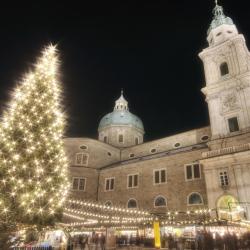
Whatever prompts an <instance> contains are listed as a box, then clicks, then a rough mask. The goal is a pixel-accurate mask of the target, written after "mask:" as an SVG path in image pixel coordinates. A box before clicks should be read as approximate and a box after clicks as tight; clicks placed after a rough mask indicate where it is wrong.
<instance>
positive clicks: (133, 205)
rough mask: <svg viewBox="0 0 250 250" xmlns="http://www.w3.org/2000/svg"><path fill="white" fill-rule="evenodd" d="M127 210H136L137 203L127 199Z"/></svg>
mask: <svg viewBox="0 0 250 250" xmlns="http://www.w3.org/2000/svg"><path fill="white" fill-rule="evenodd" d="M128 208H137V201H136V200H135V199H129V201H128Z"/></svg>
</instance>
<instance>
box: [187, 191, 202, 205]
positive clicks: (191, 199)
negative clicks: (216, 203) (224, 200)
mask: <svg viewBox="0 0 250 250" xmlns="http://www.w3.org/2000/svg"><path fill="white" fill-rule="evenodd" d="M188 204H189V205H201V204H203V200H202V197H201V195H200V194H198V193H192V194H190V195H189V196H188Z"/></svg>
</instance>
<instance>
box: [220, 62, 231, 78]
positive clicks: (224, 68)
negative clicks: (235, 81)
mask: <svg viewBox="0 0 250 250" xmlns="http://www.w3.org/2000/svg"><path fill="white" fill-rule="evenodd" d="M220 74H221V76H225V75H227V74H229V69H228V65H227V63H226V62H224V63H222V64H221V65H220Z"/></svg>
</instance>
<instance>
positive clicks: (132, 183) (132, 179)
mask: <svg viewBox="0 0 250 250" xmlns="http://www.w3.org/2000/svg"><path fill="white" fill-rule="evenodd" d="M135 187H138V174H133V175H128V188H135Z"/></svg>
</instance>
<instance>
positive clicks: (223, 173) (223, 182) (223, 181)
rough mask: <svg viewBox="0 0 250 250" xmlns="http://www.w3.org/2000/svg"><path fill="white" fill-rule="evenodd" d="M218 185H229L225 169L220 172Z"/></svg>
mask: <svg viewBox="0 0 250 250" xmlns="http://www.w3.org/2000/svg"><path fill="white" fill-rule="evenodd" d="M220 185H221V186H222V187H226V186H228V185H229V180H228V173H227V171H226V170H224V171H221V172H220Z"/></svg>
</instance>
